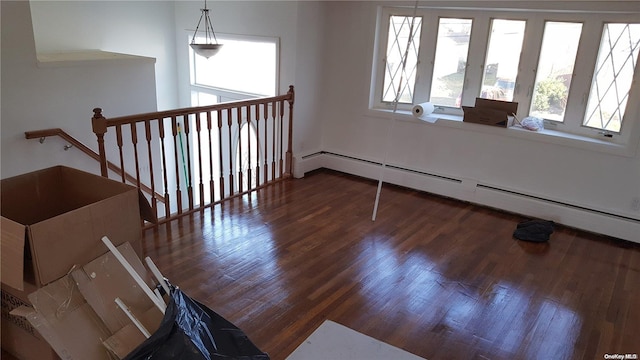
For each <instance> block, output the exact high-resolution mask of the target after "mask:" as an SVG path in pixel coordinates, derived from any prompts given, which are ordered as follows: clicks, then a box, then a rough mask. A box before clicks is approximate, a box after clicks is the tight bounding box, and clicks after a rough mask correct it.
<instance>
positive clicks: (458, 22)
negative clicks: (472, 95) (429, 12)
mask: <svg viewBox="0 0 640 360" xmlns="http://www.w3.org/2000/svg"><path fill="white" fill-rule="evenodd" d="M471 23H472V21H471V20H470V19H454V18H442V19H440V21H439V24H438V38H437V43H436V57H435V61H434V65H433V81H432V82H431V94H430V97H429V101H430V102H432V103H433V104H435V105H440V106H451V107H460V98H461V97H462V90H463V87H464V77H465V74H466V70H467V55H468V53H469V38H470V37H471Z"/></svg>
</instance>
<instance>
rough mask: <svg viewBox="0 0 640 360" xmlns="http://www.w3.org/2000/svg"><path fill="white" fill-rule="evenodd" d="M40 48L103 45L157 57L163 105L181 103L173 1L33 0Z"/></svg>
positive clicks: (160, 107) (105, 48) (56, 49)
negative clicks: (178, 86)
mask: <svg viewBox="0 0 640 360" xmlns="http://www.w3.org/2000/svg"><path fill="white" fill-rule="evenodd" d="M30 3H31V14H32V18H33V31H34V36H35V42H36V51H37V52H38V53H49V52H60V51H74V50H85V49H98V50H103V51H111V52H116V53H123V54H132V55H139V56H145V57H152V58H155V59H156V82H157V83H156V89H157V103H158V110H165V109H172V108H175V107H176V106H177V89H176V85H177V77H176V76H177V75H176V71H175V68H176V51H175V38H174V34H175V33H174V31H173V28H174V16H173V14H174V12H173V2H171V1H31V2H30Z"/></svg>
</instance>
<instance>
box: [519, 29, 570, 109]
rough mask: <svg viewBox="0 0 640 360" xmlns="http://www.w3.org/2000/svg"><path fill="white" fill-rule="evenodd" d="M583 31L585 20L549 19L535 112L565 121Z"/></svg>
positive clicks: (543, 43)
mask: <svg viewBox="0 0 640 360" xmlns="http://www.w3.org/2000/svg"><path fill="white" fill-rule="evenodd" d="M581 32H582V24H581V23H570V22H553V21H548V22H547V23H546V24H545V28H544V36H543V39H542V48H541V50H540V59H539V60H538V69H537V72H536V82H535V85H534V89H535V90H534V93H533V99H532V101H531V111H530V113H531V115H533V116H537V117H541V118H544V119H548V120H554V121H564V112H565V110H566V107H567V98H568V96H569V87H570V86H571V78H572V77H573V68H574V64H575V61H576V54H577V53H578V44H579V43H580V34H581Z"/></svg>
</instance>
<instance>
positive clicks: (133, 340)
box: [103, 307, 162, 359]
mask: <svg viewBox="0 0 640 360" xmlns="http://www.w3.org/2000/svg"><path fill="white" fill-rule="evenodd" d="M137 318H138V320H140V322H141V323H142V325H143V326H144V327H145V329H147V330H148V331H149V332H150V333H152V334H153V333H154V330H156V329H157V328H158V326H159V324H160V322H161V321H162V313H160V312H159V311H158V309H157V308H155V307H153V308H151V309H149V310H147V311H146V312H145V313H144V314H142V316H139V317H137ZM152 329H153V330H152ZM145 340H146V339H145V337H144V335H143V334H142V332H140V330H139V329H138V328H137V327H136V326H135V325H133V324H132V323H131V322H130V323H129V324H127V325H126V326H125V327H123V328H122V329H120V330H119V331H118V332H116V333H115V334H113V336H111V337H110V338H108V339H107V340H105V341H104V343H103V344H104V346H105V347H106V348H107V349H109V350H111V352H113V354H115V355H116V356H117V357H118V359H124V358H125V357H126V356H127V355H128V354H129V353H130V352H132V351H133V350H134V349H135V348H137V347H138V346H139V345H140V344H142V342H144V341H145Z"/></svg>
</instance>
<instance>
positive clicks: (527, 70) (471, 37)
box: [371, 8, 640, 143]
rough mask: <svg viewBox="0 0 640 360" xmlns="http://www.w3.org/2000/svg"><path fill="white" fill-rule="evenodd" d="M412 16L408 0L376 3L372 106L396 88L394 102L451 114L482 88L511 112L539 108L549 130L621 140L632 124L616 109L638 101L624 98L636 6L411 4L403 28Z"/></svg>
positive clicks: (534, 112) (633, 90)
mask: <svg viewBox="0 0 640 360" xmlns="http://www.w3.org/2000/svg"><path fill="white" fill-rule="evenodd" d="M413 18H414V12H413V9H411V8H381V10H380V16H379V19H380V24H379V26H378V31H379V32H380V33H379V34H378V36H377V39H379V41H380V42H381V43H380V44H378V46H377V47H376V49H377V51H378V52H377V53H376V54H374V55H375V59H374V72H373V78H372V92H371V107H372V108H373V109H387V110H388V109H390V108H391V107H392V105H394V102H395V99H396V96H397V95H398V96H397V98H398V103H397V108H398V110H399V111H409V110H410V109H411V107H412V105H413V104H417V103H421V102H425V101H430V102H432V103H433V104H434V105H435V106H436V110H435V111H436V112H437V113H440V114H443V115H442V116H443V117H444V118H446V119H451V120H456V119H461V117H462V115H463V113H462V109H461V107H462V106H463V105H464V106H473V105H474V104H475V99H476V98H477V97H482V98H487V99H496V100H503V101H514V102H517V103H518V113H517V115H518V117H519V118H524V117H526V116H536V117H540V118H543V119H544V120H545V124H546V128H547V129H548V130H554V131H555V132H556V133H557V134H562V133H566V134H571V135H568V136H573V135H580V136H586V137H592V138H599V139H603V140H606V141H612V142H618V143H627V142H628V141H629V139H630V136H631V135H630V131H629V130H628V129H636V130H634V131H635V132H636V133H637V132H639V131H640V130H637V129H640V124H639V125H635V123H639V122H640V119H636V118H634V117H632V116H626V117H625V114H628V113H629V112H628V108H630V107H632V108H633V111H632V113H635V112H637V111H638V108H640V107H638V106H637V104H636V103H637V101H635V102H634V101H630V100H631V99H630V96H633V95H630V94H636V96H637V93H638V92H639V91H640V89H639V88H640V81H638V80H639V77H640V76H639V75H638V52H639V48H640V23H639V21H638V13H623V12H613V11H612V12H606V13H595V12H593V13H579V12H575V11H541V12H537V11H517V12H516V11H511V10H502V9H500V10H491V11H488V10H477V9H451V8H442V9H440V8H428V9H427V8H425V9H422V8H419V9H418V10H417V12H416V13H415V19H416V21H414V27H413V31H414V33H413V34H412V36H409V34H410V28H409V24H410V23H411V20H412V19H413ZM416 24H417V26H416ZM405 49H409V51H408V56H407V62H406V70H405V73H403V74H402V78H403V81H404V82H405V83H403V84H400V80H399V79H400V77H401V76H400V74H401V70H400V65H401V64H402V60H403V59H404V58H403V57H402V56H403V55H404V52H405ZM634 80H635V81H634ZM625 124H632V125H634V126H626V125H625ZM625 130H626V131H625Z"/></svg>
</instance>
